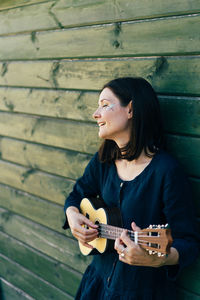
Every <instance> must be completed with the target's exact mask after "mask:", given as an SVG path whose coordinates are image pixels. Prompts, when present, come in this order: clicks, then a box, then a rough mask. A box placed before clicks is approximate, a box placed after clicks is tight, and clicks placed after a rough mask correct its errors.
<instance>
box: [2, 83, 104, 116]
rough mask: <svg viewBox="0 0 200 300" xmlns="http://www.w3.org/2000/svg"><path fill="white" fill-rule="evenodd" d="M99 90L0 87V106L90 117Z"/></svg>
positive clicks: (25, 110)
mask: <svg viewBox="0 0 200 300" xmlns="http://www.w3.org/2000/svg"><path fill="white" fill-rule="evenodd" d="M98 96H99V93H96V92H81V91H80V92H79V91H63V90H45V89H43V90H41V89H40V90H38V89H25V88H23V89H21V88H3V87H0V110H2V111H10V112H21V113H26V114H34V115H39V116H49V117H56V118H67V119H73V120H80V121H94V119H93V118H92V114H93V112H94V111H95V110H96V108H97V102H98Z"/></svg>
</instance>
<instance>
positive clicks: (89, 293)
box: [64, 151, 199, 300]
mask: <svg viewBox="0 0 200 300" xmlns="http://www.w3.org/2000/svg"><path fill="white" fill-rule="evenodd" d="M97 195H99V196H100V197H102V198H103V199H104V202H105V203H106V204H107V206H117V207H119V208H120V210H121V214H122V220H123V227H124V228H127V229H131V222H132V221H134V222H135V223H136V224H137V225H138V226H139V227H141V228H146V227H148V226H149V225H150V224H166V223H168V224H169V226H170V228H171V230H172V237H173V245H172V247H174V248H176V249H177V250H178V252H179V264H178V265H176V266H163V267H160V268H153V267H142V266H141V267H140V266H139V267H138V266H130V265H128V264H125V263H123V262H121V261H119V258H118V254H117V252H116V251H115V250H113V252H111V253H104V254H99V255H94V256H93V261H92V263H91V265H90V266H89V267H88V268H87V270H86V272H85V274H84V276H83V279H82V282H81V285H80V287H79V290H78V292H77V295H76V299H81V300H85V299H87V300H93V299H95V300H98V299H99V300H108V299H109V300H114V299H121V300H122V299H126V300H129V299H130V300H133V299H135V300H136V299H137V300H151V299H152V300H156V299H157V300H160V299H171V300H173V299H176V279H177V276H178V274H179V272H180V271H181V270H182V268H184V267H185V266H188V265H189V264H191V263H192V262H193V261H194V259H195V258H196V257H197V255H198V251H199V249H198V248H199V244H198V240H197V233H196V228H195V227H196V226H195V218H194V213H193V208H192V199H191V192H190V189H189V186H188V181H187V179H186V178H185V176H184V174H183V171H182V170H181V168H180V166H179V165H178V163H177V162H176V160H175V159H173V158H172V157H171V156H170V155H168V154H167V153H166V152H164V151H160V152H158V153H157V154H156V155H155V156H154V157H153V159H152V160H151V162H150V164H149V165H148V166H147V167H146V168H145V169H144V170H143V171H142V172H141V173H140V174H139V175H138V176H137V177H136V178H134V179H133V180H130V181H123V180H121V179H120V178H119V176H118V173H117V169H116V166H115V164H114V163H111V164H108V163H101V162H100V161H99V159H98V153H96V154H95V155H94V156H93V158H92V159H91V161H90V163H89V164H88V166H87V167H86V169H85V172H84V174H83V176H82V177H81V178H79V179H78V180H77V182H76V184H75V186H74V189H73V191H72V192H71V193H70V195H69V197H68V198H67V200H66V202H65V207H64V210H66V209H67V208H68V207H69V206H76V207H77V208H79V204H80V201H81V199H82V198H84V197H91V196H97ZM65 228H67V225H66V226H65Z"/></svg>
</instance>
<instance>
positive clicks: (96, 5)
mask: <svg viewBox="0 0 200 300" xmlns="http://www.w3.org/2000/svg"><path fill="white" fill-rule="evenodd" d="M18 2H19V1H18ZM7 5H8V4H7ZM18 5H19V4H18ZM1 6H2V4H1V5H0V10H1V9H2V8H1ZM199 11H200V5H199V1H198V0H191V1H190V3H188V1H187V0H182V1H176V2H174V1H173V0H168V1H165V2H163V3H161V5H158V3H157V1H156V0H153V1H152V2H151V5H148V2H147V0H142V1H141V0H136V1H134V5H133V2H132V0H127V1H123V0H119V1H118V2H117V3H116V2H115V1H114V0H110V1H105V0H100V1H99V0H97V1H94V0H93V1H91V0H86V1H82V0H79V1H76V2H74V1H65V0H61V1H48V3H41V4H40V3H38V4H37V5H29V6H24V7H23V8H16V9H12V10H8V11H5V10H3V11H2V12H1V13H0V14H1V15H0V34H1V35H2V34H10V33H16V32H24V31H25V32H26V31H39V30H45V29H54V28H66V27H75V26H83V25H90V24H102V23H110V22H122V21H130V20H137V19H144V18H145V19H146V18H155V17H161V16H162V17H163V16H170V15H179V14H193V13H198V12H199Z"/></svg>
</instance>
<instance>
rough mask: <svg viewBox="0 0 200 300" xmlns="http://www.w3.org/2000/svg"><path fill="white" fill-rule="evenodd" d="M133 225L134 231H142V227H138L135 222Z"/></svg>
mask: <svg viewBox="0 0 200 300" xmlns="http://www.w3.org/2000/svg"><path fill="white" fill-rule="evenodd" d="M131 227H132V229H133V231H140V230H141V228H140V227H138V226H137V225H136V224H135V222H132V223H131Z"/></svg>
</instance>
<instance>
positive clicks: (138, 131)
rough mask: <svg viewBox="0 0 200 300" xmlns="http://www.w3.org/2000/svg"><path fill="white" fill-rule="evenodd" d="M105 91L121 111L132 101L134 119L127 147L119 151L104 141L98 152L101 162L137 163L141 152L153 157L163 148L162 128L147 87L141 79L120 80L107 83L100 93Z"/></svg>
mask: <svg viewBox="0 0 200 300" xmlns="http://www.w3.org/2000/svg"><path fill="white" fill-rule="evenodd" d="M104 88H109V89H110V90H111V91H112V92H113V93H114V94H115V96H116V97H118V99H119V101H120V104H121V106H123V107H125V106H127V105H128V104H129V102H130V101H132V108H133V116H132V119H131V136H130V140H129V142H128V144H127V145H126V146H125V147H123V148H121V149H120V148H119V147H118V145H117V144H116V143H115V142H114V141H112V140H108V139H105V140H104V142H103V143H102V145H101V146H100V148H99V158H100V161H101V162H111V161H113V160H116V159H120V158H124V159H127V160H129V161H131V160H133V159H137V158H138V157H139V156H140V154H141V152H142V150H143V149H144V152H145V154H146V155H147V156H149V157H152V155H153V154H155V153H156V152H157V151H158V150H159V149H160V148H161V147H162V145H163V124H162V119H161V113H160V106H159V102H158V98H157V96H156V93H155V91H154V90H153V88H152V86H151V85H150V83H148V81H146V80H145V79H144V78H140V77H123V78H117V79H114V80H111V81H109V82H108V83H106V84H105V85H104V86H103V88H102V90H103V89H104ZM122 153H123V154H122Z"/></svg>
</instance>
